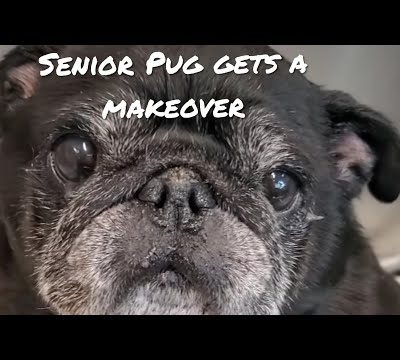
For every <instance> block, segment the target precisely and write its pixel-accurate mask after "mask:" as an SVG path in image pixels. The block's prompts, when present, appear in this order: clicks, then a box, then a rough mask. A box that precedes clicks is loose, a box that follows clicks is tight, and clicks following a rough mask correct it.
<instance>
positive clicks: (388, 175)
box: [323, 91, 400, 203]
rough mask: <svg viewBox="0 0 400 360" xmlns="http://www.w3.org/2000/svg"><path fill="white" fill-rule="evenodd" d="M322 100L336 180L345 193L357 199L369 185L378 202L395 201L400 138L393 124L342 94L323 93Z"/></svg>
mask: <svg viewBox="0 0 400 360" xmlns="http://www.w3.org/2000/svg"><path fill="white" fill-rule="evenodd" d="M323 98H324V107H325V109H326V111H327V114H328V116H329V119H330V121H331V128H332V134H331V151H332V155H333V156H334V161H335V163H336V169H337V178H338V180H339V181H340V182H341V183H342V184H343V185H344V189H345V191H346V194H347V195H348V196H349V197H350V198H353V197H355V196H358V195H359V194H360V192H361V190H362V187H363V185H365V184H368V186H369V190H370V191H371V193H372V194H373V195H374V196H375V198H376V199H378V200H379V201H382V202H387V203H389V202H393V201H395V200H396V199H397V197H398V196H399V193H400V137H399V134H398V132H397V130H396V128H395V127H394V125H392V124H391V123H390V121H389V120H388V119H387V118H386V117H385V116H384V115H382V114H380V113H379V112H376V111H374V110H372V109H370V108H369V107H367V106H364V105H362V104H359V103H358V102H357V101H356V100H355V99H354V98H352V97H351V96H350V95H348V94H345V93H343V92H340V91H324V92H323Z"/></svg>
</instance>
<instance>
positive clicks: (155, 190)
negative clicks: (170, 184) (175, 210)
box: [138, 179, 167, 207]
mask: <svg viewBox="0 0 400 360" xmlns="http://www.w3.org/2000/svg"><path fill="white" fill-rule="evenodd" d="M138 198H139V199H140V200H142V201H144V202H149V203H153V204H155V205H156V206H157V207H162V206H163V205H164V203H165V200H166V198H167V188H166V186H165V184H164V183H163V182H162V181H161V180H159V179H153V180H151V181H149V182H148V183H147V184H146V185H145V186H144V187H143V189H142V190H141V191H140V193H139V195H138Z"/></svg>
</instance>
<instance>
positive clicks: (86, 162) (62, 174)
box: [52, 135, 96, 182]
mask: <svg viewBox="0 0 400 360" xmlns="http://www.w3.org/2000/svg"><path fill="white" fill-rule="evenodd" d="M52 160H53V161H52V163H53V171H54V172H55V173H56V175H57V176H58V177H59V178H60V179H61V180H63V181H71V182H79V181H81V180H83V179H84V178H86V177H88V176H89V175H90V173H91V172H92V170H93V169H94V166H95V164H96V150H95V147H94V145H93V144H92V143H91V142H90V141H89V140H87V139H84V138H82V137H79V136H76V135H67V136H65V137H63V138H61V139H60V140H59V141H57V144H56V145H55V146H54V149H53V152H52Z"/></svg>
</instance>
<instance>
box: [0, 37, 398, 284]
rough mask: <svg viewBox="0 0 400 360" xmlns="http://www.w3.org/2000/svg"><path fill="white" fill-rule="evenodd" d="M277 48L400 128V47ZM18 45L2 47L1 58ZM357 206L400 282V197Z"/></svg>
mask: <svg viewBox="0 0 400 360" xmlns="http://www.w3.org/2000/svg"><path fill="white" fill-rule="evenodd" d="M271 46H272V47H273V48H274V49H275V50H276V51H278V52H279V53H281V54H282V55H283V56H285V57H286V58H287V59H288V60H290V61H292V60H293V59H294V58H295V57H296V56H298V55H300V54H301V55H303V56H304V59H305V62H306V63H307V64H308V68H307V73H306V76H307V77H308V78H309V79H310V80H311V81H313V82H315V83H316V84H318V85H322V86H325V87H326V88H328V89H335V90H342V91H346V92H348V93H350V94H351V95H352V96H353V97H355V98H356V99H357V100H358V101H360V102H362V103H364V104H366V105H369V106H371V107H373V108H374V109H375V110H378V111H380V112H382V113H383V114H385V115H386V116H388V117H389V118H390V119H391V120H392V121H393V122H394V123H395V124H397V126H398V128H399V129H400V106H399V103H398V102H399V101H400V96H399V95H400V46H396V45H393V46H387V45H373V46H372V45H271ZM12 47H13V46H12V45H0V58H1V57H2V56H3V55H4V54H5V53H6V52H7V51H9V50H10V49H11V48H12ZM399 181H400V179H399ZM354 207H355V210H356V213H357V216H358V218H359V220H360V222H361V224H362V225H363V227H364V229H365V231H366V233H367V235H368V236H369V238H370V239H371V243H372V245H373V247H374V249H375V251H376V253H377V255H378V257H379V259H380V261H381V263H382V265H383V267H384V268H386V269H387V270H388V271H390V272H392V273H394V274H397V275H398V278H397V279H398V280H399V281H400V200H398V201H397V202H395V203H393V204H390V205H387V204H381V203H379V202H378V201H376V200H375V199H374V198H372V197H371V196H370V194H369V193H368V191H367V190H365V191H364V193H363V194H362V196H361V197H360V199H357V200H356V201H355V202H354Z"/></svg>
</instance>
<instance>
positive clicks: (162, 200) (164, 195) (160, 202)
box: [155, 185, 168, 209]
mask: <svg viewBox="0 0 400 360" xmlns="http://www.w3.org/2000/svg"><path fill="white" fill-rule="evenodd" d="M167 196H168V188H167V187H166V186H165V185H163V187H162V190H161V194H160V196H159V200H158V201H157V202H156V203H155V206H156V208H158V209H161V208H163V207H164V205H165V202H166V201H167Z"/></svg>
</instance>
